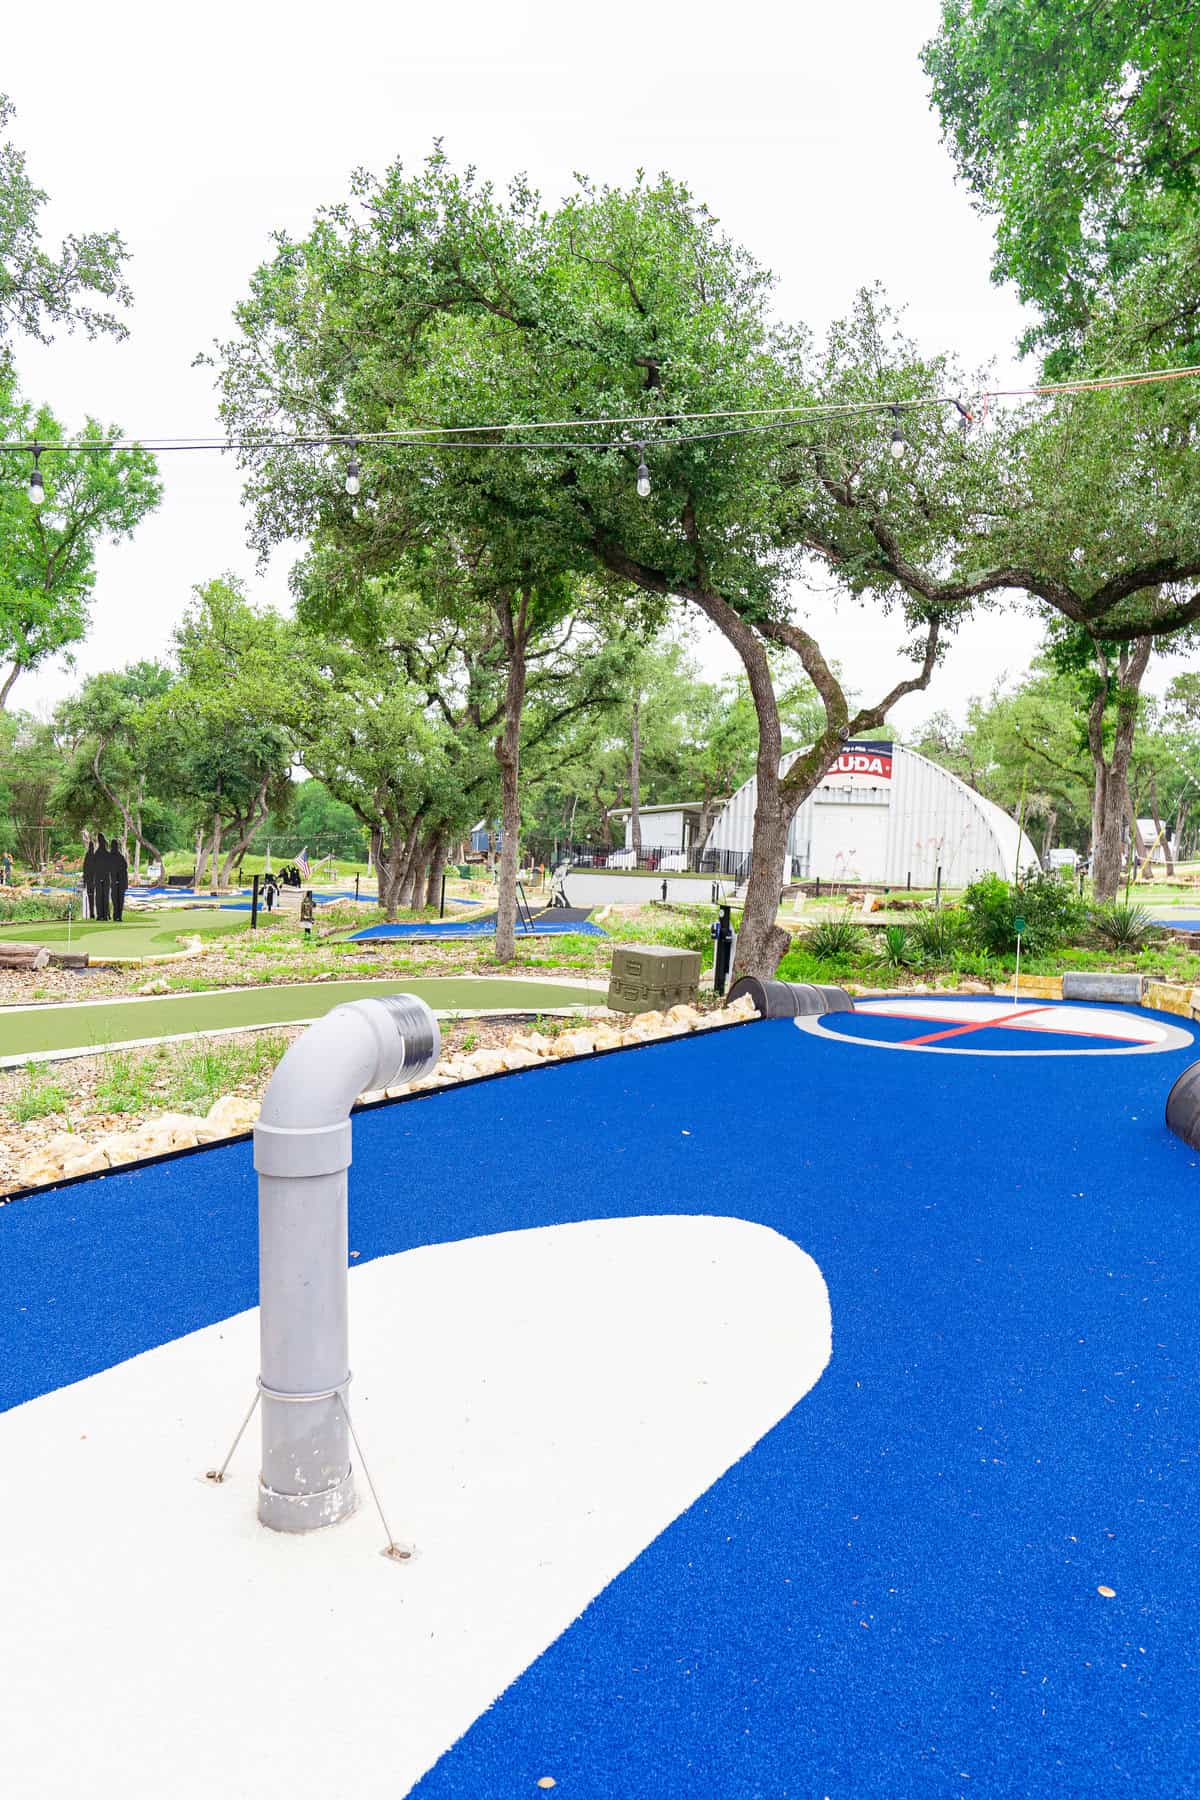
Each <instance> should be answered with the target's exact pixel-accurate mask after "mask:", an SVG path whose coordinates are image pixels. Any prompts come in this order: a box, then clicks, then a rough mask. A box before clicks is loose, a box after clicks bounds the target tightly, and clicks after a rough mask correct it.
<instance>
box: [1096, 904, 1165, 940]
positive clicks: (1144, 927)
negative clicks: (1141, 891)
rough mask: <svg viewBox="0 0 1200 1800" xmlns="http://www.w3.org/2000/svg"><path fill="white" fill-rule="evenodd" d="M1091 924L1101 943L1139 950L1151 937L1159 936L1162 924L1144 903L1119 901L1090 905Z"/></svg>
mask: <svg viewBox="0 0 1200 1800" xmlns="http://www.w3.org/2000/svg"><path fill="white" fill-rule="evenodd" d="M1091 924H1092V930H1093V931H1094V932H1095V934H1096V936H1097V937H1098V938H1099V939H1100V940H1101V942H1102V943H1105V944H1108V945H1110V946H1111V947H1112V949H1114V950H1140V949H1142V947H1143V946H1144V945H1145V944H1146V942H1147V941H1148V940H1149V939H1150V938H1154V937H1160V936H1161V935H1162V931H1161V927H1160V926H1158V925H1156V924H1155V922H1154V920H1153V918H1152V917H1151V915H1150V914H1149V913H1148V912H1147V911H1146V909H1145V907H1144V906H1130V905H1127V904H1125V903H1124V902H1122V901H1120V900H1115V901H1113V902H1111V903H1110V904H1109V905H1107V906H1096V907H1093V909H1092V914H1091Z"/></svg>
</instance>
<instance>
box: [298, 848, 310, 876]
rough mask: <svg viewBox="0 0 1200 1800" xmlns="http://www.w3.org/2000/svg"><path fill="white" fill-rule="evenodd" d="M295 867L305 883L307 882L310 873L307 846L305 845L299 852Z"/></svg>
mask: <svg viewBox="0 0 1200 1800" xmlns="http://www.w3.org/2000/svg"><path fill="white" fill-rule="evenodd" d="M296 867H297V868H298V869H299V871H300V873H301V875H303V877H304V879H305V881H307V880H308V877H309V874H310V873H311V871H310V869H309V866H308V845H307V844H306V845H305V846H304V848H303V850H302V851H301V852H300V854H299V856H298V857H297V858H296Z"/></svg>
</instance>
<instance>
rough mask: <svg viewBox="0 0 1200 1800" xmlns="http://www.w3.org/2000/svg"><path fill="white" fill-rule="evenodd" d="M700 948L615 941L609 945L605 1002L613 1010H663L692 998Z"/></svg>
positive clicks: (697, 981) (696, 979) (633, 1011)
mask: <svg viewBox="0 0 1200 1800" xmlns="http://www.w3.org/2000/svg"><path fill="white" fill-rule="evenodd" d="M699 985H700V952H699V951H698V950H670V949H667V948H665V947H664V946H662V945H659V944H617V945H615V946H614V948H613V959H612V975H611V977H610V979H609V983H608V1004H609V1005H610V1006H611V1007H613V1008H614V1010H616V1011H617V1012H628V1013H638V1012H663V1011H665V1009H666V1008H667V1007H668V1006H678V1005H680V1004H682V1003H684V1002H686V1001H689V1000H694V999H695V998H696V990H697V988H698V987H699Z"/></svg>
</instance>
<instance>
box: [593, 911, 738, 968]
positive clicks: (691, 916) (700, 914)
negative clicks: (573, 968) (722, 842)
mask: <svg viewBox="0 0 1200 1800" xmlns="http://www.w3.org/2000/svg"><path fill="white" fill-rule="evenodd" d="M716 917H717V909H716V907H715V906H688V907H686V908H685V907H673V906H670V905H667V906H664V905H662V904H661V902H658V901H653V902H651V904H650V905H649V906H643V907H640V908H639V909H638V912H637V913H636V914H635V915H634V916H633V917H632V918H628V917H627V918H610V919H609V920H608V921H607V923H606V925H605V930H606V931H607V932H608V935H609V937H610V938H612V939H613V940H614V942H617V943H627V944H628V943H632V944H664V945H667V946H669V947H670V948H672V949H675V950H698V951H699V952H700V967H701V968H702V969H707V968H711V966H712V960H713V938H712V926H713V922H714V920H715V919H716ZM734 928H735V929H736V928H737V920H736V919H735V920H734ZM559 941H560V942H561V940H559ZM577 941H578V942H579V943H580V944H585V945H586V944H588V943H590V942H594V941H595V940H591V939H588V938H580V939H578V940H577Z"/></svg>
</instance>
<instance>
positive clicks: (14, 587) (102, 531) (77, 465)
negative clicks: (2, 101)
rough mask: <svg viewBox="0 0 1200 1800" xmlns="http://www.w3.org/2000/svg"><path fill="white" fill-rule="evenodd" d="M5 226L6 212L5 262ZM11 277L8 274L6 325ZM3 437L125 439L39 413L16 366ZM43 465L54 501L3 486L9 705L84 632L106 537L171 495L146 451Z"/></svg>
mask: <svg viewBox="0 0 1200 1800" xmlns="http://www.w3.org/2000/svg"><path fill="white" fill-rule="evenodd" d="M0 116H2V107H0ZM2 198H3V171H2V157H0V200H2ZM3 229H4V228H3V209H2V206H0V256H2V254H3V245H2V239H3ZM2 273H3V272H2V268H0V319H2V316H3V293H2ZM0 435H3V437H4V438H5V439H8V440H10V441H11V440H16V441H17V442H22V441H24V442H28V441H29V440H30V439H32V438H39V439H41V440H42V441H44V442H45V441H48V442H51V443H55V442H59V441H64V440H68V439H70V441H71V442H74V443H78V444H95V445H106V444H110V443H111V442H112V441H113V439H115V438H116V437H117V436H118V435H119V434H118V432H117V430H116V428H115V427H113V428H105V427H103V426H101V425H99V424H97V423H96V421H95V420H94V419H89V420H88V422H87V424H86V425H85V426H84V428H83V430H82V431H81V432H79V433H77V434H76V436H75V437H74V438H70V434H69V433H68V432H67V431H65V430H64V428H63V426H62V425H61V424H60V423H59V421H58V420H57V419H56V418H55V417H54V415H53V414H52V413H51V412H50V410H49V409H48V408H47V407H41V408H40V409H35V408H34V407H32V406H31V405H30V404H29V403H28V402H27V401H25V400H23V399H22V398H21V396H20V394H19V393H18V391H17V388H16V384H15V381H14V378H13V375H12V372H11V369H10V368H8V367H7V366H4V365H2V364H0ZM40 468H41V471H42V476H43V481H44V488H45V496H46V497H45V501H44V504H42V505H41V506H35V505H34V504H33V502H32V501H31V500H30V499H29V496H28V492H27V489H26V485H25V482H24V481H21V480H12V479H7V480H5V481H3V482H0V665H4V664H6V665H7V674H6V676H5V678H4V681H3V686H2V687H0V707H2V706H3V704H4V702H5V701H6V700H7V697H8V692H9V690H10V689H11V687H12V684H13V682H14V681H15V680H16V679H17V677H18V676H19V675H20V674H22V673H23V672H25V671H28V670H30V669H36V668H38V667H39V666H40V665H41V664H42V663H44V662H45V661H47V659H48V658H50V657H52V656H55V655H57V654H59V653H60V652H61V651H64V650H68V649H69V648H70V646H71V645H72V644H75V643H78V642H79V640H80V639H81V638H82V637H83V636H84V634H85V632H86V630H87V626H88V608H89V605H90V602H91V594H92V589H93V587H94V586H95V581H96V551H97V548H98V546H99V545H100V543H101V542H102V541H103V540H105V539H109V540H111V541H114V542H116V541H118V540H120V539H122V538H126V537H130V536H131V535H132V534H133V532H134V530H135V529H136V527H137V525H138V524H139V522H140V521H141V520H142V519H143V518H145V516H146V514H147V513H149V512H151V511H153V509H154V508H155V507H156V506H157V505H158V502H159V500H160V498H161V496H162V489H161V486H160V485H159V481H158V475H157V468H156V465H155V462H154V458H153V457H152V456H150V455H148V454H147V453H146V451H144V450H136V449H135V450H112V449H106V450H104V451H103V452H100V453H97V454H93V455H79V454H72V453H68V452H66V451H57V450H48V451H45V452H44V453H43V455H42V457H41V461H40Z"/></svg>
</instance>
